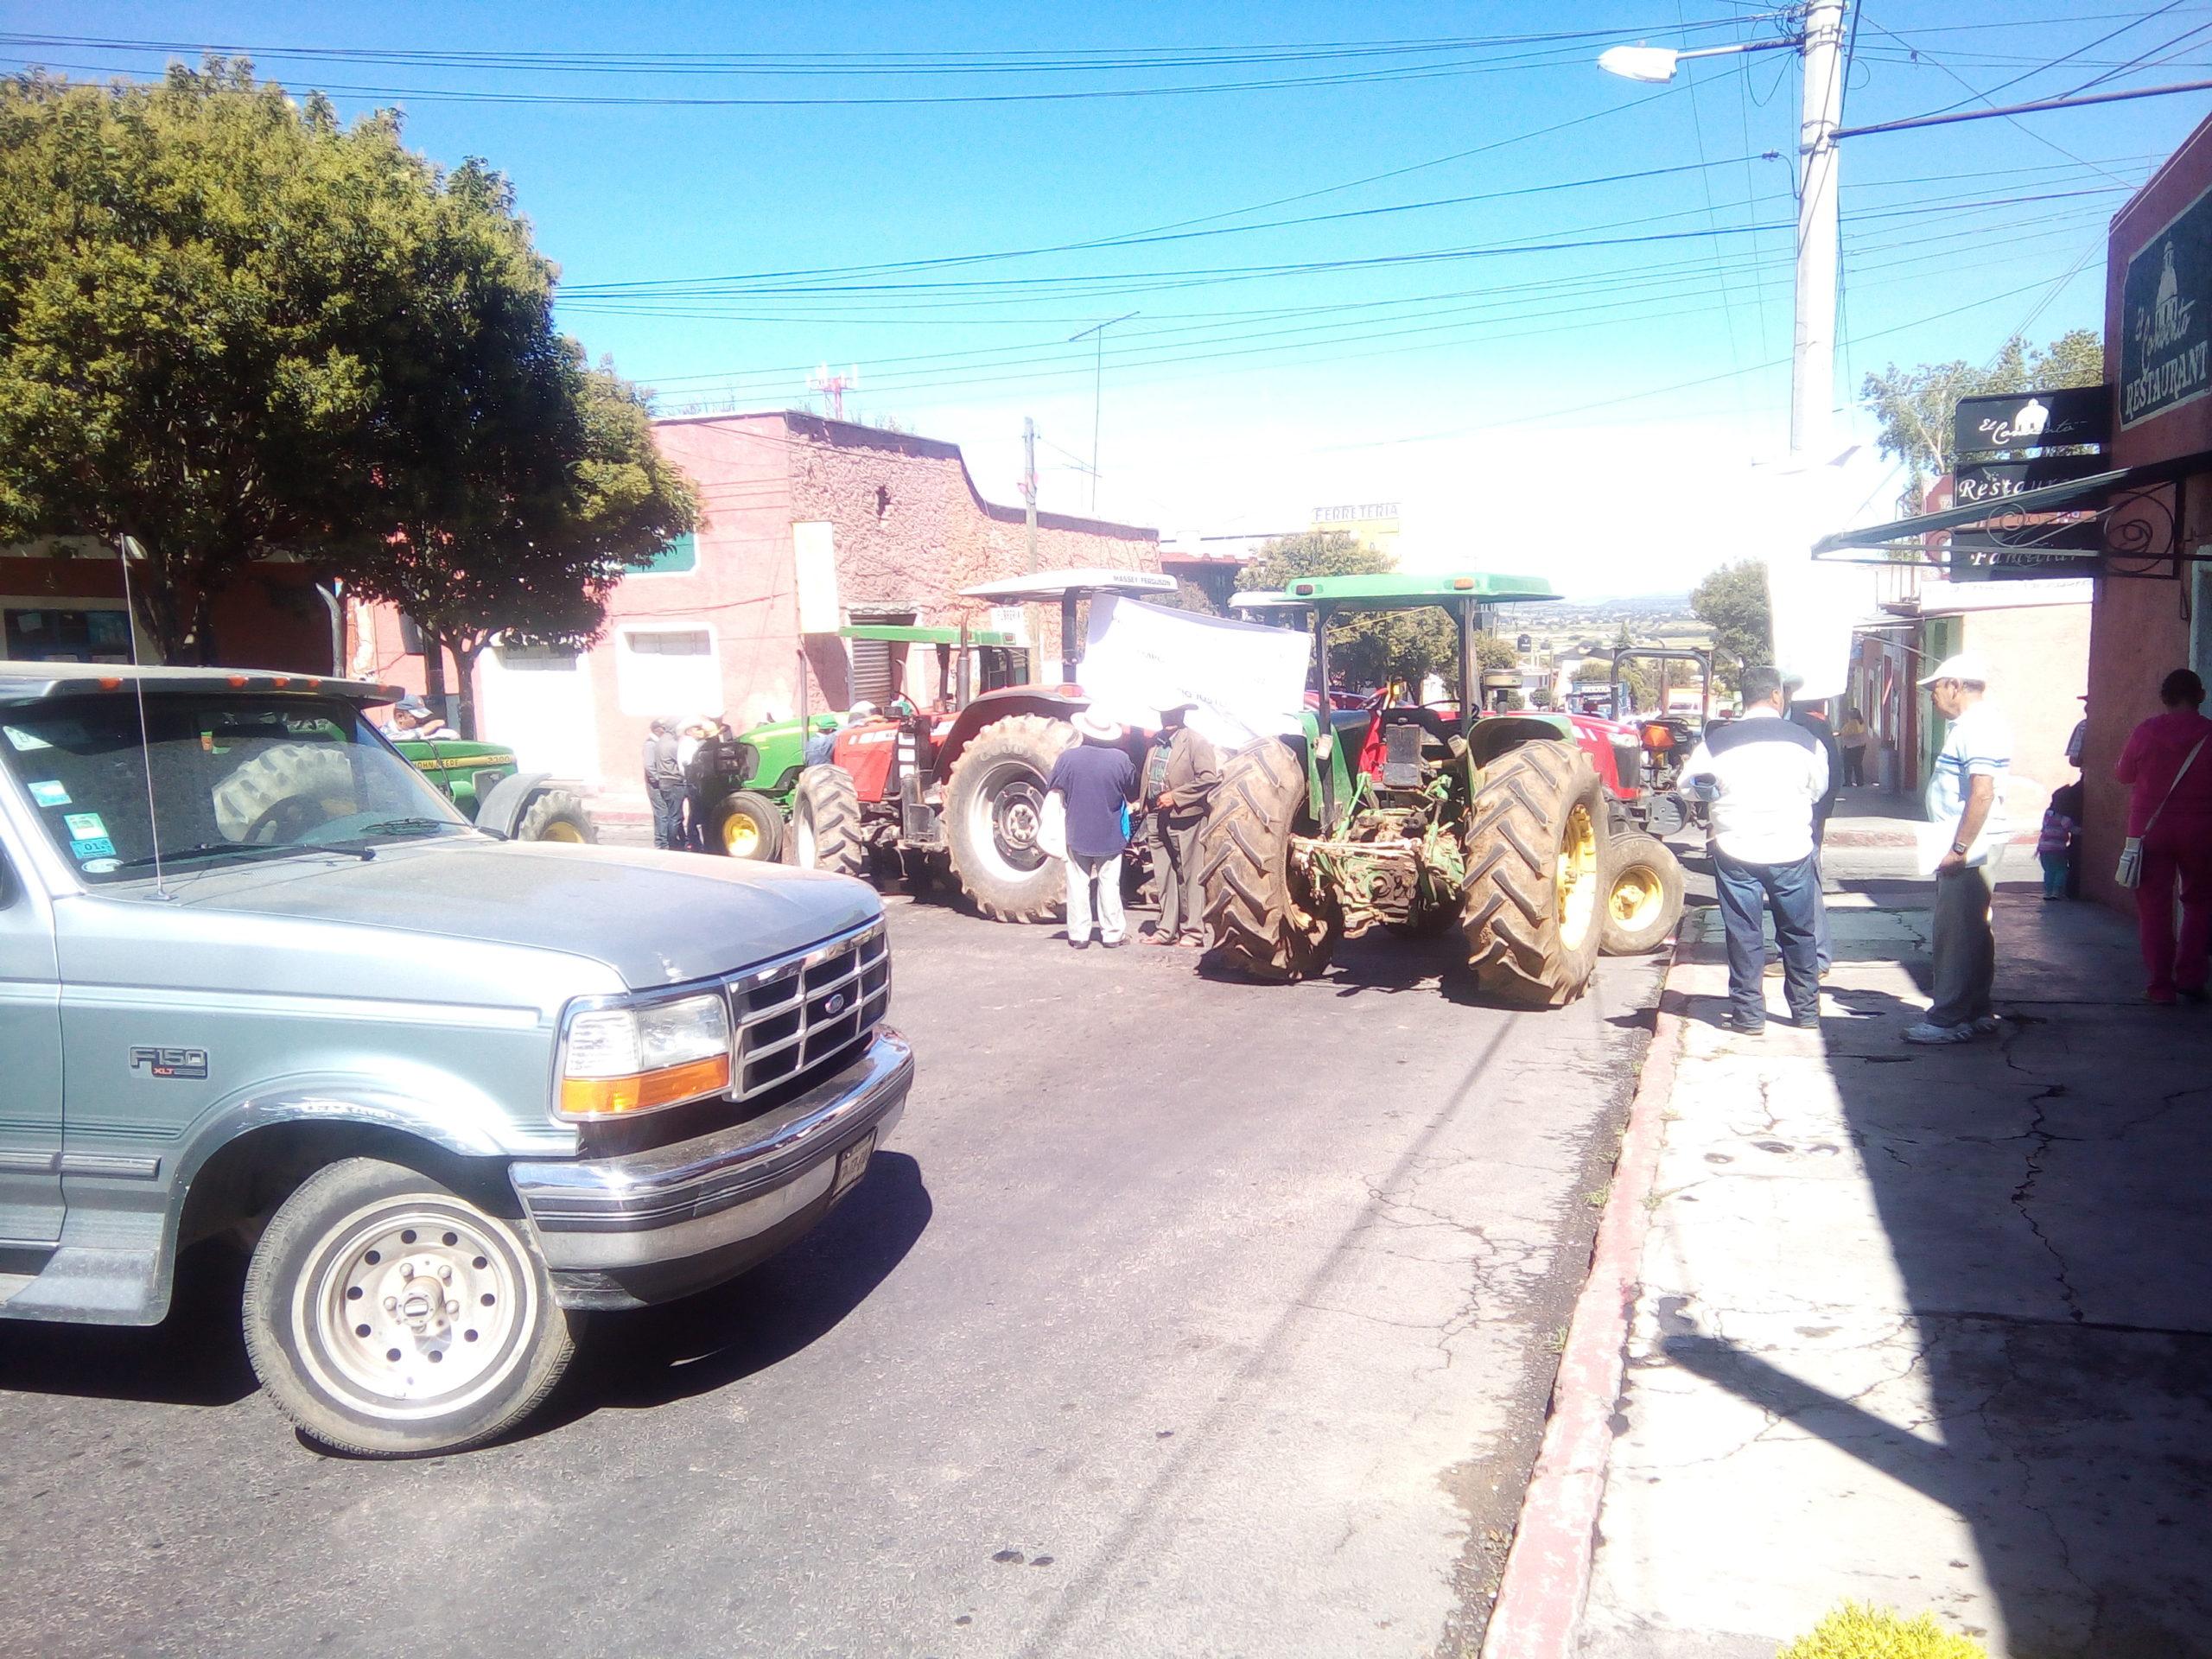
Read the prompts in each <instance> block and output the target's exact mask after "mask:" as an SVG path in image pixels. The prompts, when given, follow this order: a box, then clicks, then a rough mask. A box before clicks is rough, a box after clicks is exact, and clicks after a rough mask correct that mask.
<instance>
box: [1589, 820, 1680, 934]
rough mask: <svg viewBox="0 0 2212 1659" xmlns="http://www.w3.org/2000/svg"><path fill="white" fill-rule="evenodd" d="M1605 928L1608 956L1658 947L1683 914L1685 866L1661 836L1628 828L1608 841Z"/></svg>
mask: <svg viewBox="0 0 2212 1659" xmlns="http://www.w3.org/2000/svg"><path fill="white" fill-rule="evenodd" d="M1604 868H1605V937H1604V938H1603V940H1602V941H1601V943H1600V946H1599V948H1600V949H1602V950H1604V951H1605V954H1606V955H1607V956H1609V957H1640V956H1643V955H1644V954H1645V953H1646V952H1648V951H1652V950H1657V949H1658V948H1659V947H1660V946H1661V945H1662V944H1665V943H1666V939H1667V936H1668V935H1669V933H1672V932H1673V931H1675V923H1677V922H1679V921H1681V919H1682V866H1681V861H1680V860H1678V859H1677V858H1675V855H1674V854H1673V853H1672V852H1671V851H1669V849H1668V847H1667V843H1666V842H1663V841H1661V840H1660V839H1659V838H1658V836H1647V835H1645V834H1644V833H1643V831H1642V830H1640V829H1632V830H1626V831H1624V832H1622V833H1621V834H1618V835H1616V836H1613V837H1612V839H1611V840H1610V841H1609V842H1606V843H1605V863H1604Z"/></svg>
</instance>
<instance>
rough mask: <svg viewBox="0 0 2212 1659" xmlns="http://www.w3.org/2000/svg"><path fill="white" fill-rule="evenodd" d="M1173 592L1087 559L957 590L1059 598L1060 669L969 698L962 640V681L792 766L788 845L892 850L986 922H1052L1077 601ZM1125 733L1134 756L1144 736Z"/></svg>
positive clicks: (1079, 700) (832, 863)
mask: <svg viewBox="0 0 2212 1659" xmlns="http://www.w3.org/2000/svg"><path fill="white" fill-rule="evenodd" d="M1174 591H1175V582H1174V579H1173V577H1171V576H1160V575H1148V574H1146V573H1144V572H1141V571H1133V570H1095V569H1085V570H1052V571H1039V572H1038V573H1037V574H1035V575H1028V576H1016V577H1011V578H1008V579H1007V580H1005V581H1002V582H983V583H982V584H980V585H978V586H976V587H974V588H963V589H962V590H961V596H962V597H963V598H966V599H972V600H978V601H984V602H986V603H988V604H992V605H1025V604H1054V603H1056V604H1058V606H1059V607H1060V678H1059V679H1058V681H1057V682H1055V683H1051V684H1034V683H1033V684H1027V685H1008V686H1001V687H999V688H996V689H988V690H983V691H982V692H981V693H980V694H979V695H977V696H975V697H974V698H973V699H972V700H970V699H969V698H968V697H967V696H965V664H966V659H967V653H966V652H965V651H964V650H963V652H961V653H960V659H959V660H960V664H961V665H962V684H961V685H960V686H959V687H958V688H957V689H956V690H955V691H954V692H953V694H952V695H951V696H950V697H948V698H945V699H944V700H943V704H944V706H941V707H938V708H932V709H924V710H918V711H917V712H915V713H912V714H908V715H896V716H892V717H887V718H884V719H878V720H870V721H861V722H859V723H856V724H855V725H852V726H849V727H847V728H845V729H844V730H843V731H842V732H840V733H838V734H837V736H836V744H835V747H834V748H833V750H832V752H831V754H830V757H829V760H828V761H827V762H824V763H822V764H817V765H814V766H808V767H807V768H806V770H805V771H804V772H801V773H800V774H799V779H798V791H797V792H796V793H795V794H794V796H793V797H792V800H791V835H790V838H789V840H788V842H786V843H785V852H786V856H787V857H789V858H790V859H791V861H794V862H796V863H798V864H801V865H807V866H810V867H813V868H818V869H826V870H836V871H839V872H841V873H842V874H848V875H862V874H866V873H867V872H868V868H869V855H870V854H871V853H878V854H885V855H896V857H897V858H898V860H899V865H900V868H902V869H903V871H904V872H905V874H906V876H907V877H908V878H909V879H910V880H931V879H932V878H934V877H935V876H936V875H938V874H940V873H942V872H944V871H946V870H950V874H952V876H953V877H954V879H956V880H957V881H958V882H959V884H960V886H961V887H962V888H963V889H964V890H965V891H966V893H967V894H968V896H969V898H970V899H974V900H975V902H976V908H977V909H979V910H981V911H982V912H983V914H984V915H986V916H988V917H990V918H993V919H994V920H996V921H1002V922H1041V921H1046V920H1048V919H1049V918H1051V917H1052V914H1053V912H1055V911H1056V910H1057V908H1058V906H1059V904H1060V902H1061V899H1062V897H1063V882H1062V877H1061V872H1060V866H1059V863H1058V861H1057V860H1055V859H1053V858H1052V857H1051V856H1049V855H1047V854H1046V852H1045V850H1044V849H1043V848H1041V847H1040V846H1039V845H1038V841H1037V834H1038V828H1039V823H1041V821H1042V819H1043V817H1044V806H1045V787H1046V781H1047V780H1048V779H1050V778H1051V777H1052V763H1053V762H1054V761H1055V760H1058V759H1059V754H1060V751H1061V750H1062V749H1065V747H1067V746H1068V745H1069V744H1070V743H1071V742H1072V741H1074V739H1075V730H1074V728H1073V727H1071V725H1070V724H1069V723H1068V722H1069V720H1070V719H1071V717H1072V716H1073V715H1075V713H1076V712H1077V710H1078V709H1083V708H1084V707H1086V706H1087V705H1088V703H1089V702H1090V699H1089V697H1088V696H1085V695H1084V690H1083V688H1082V687H1081V686H1079V685H1078V684H1077V683H1076V672H1077V664H1079V663H1080V662H1081V660H1082V646H1081V645H1080V643H1079V642H1080V641H1081V639H1082V638H1083V633H1082V626H1081V625H1082V617H1081V615H1080V613H1079V611H1078V605H1079V603H1080V601H1082V600H1084V598H1086V597H1088V596H1089V595H1090V594H1128V595H1130V596H1132V597H1135V598H1141V599H1157V598H1159V597H1160V595H1162V594H1172V593H1173V592H1174ZM987 679H988V677H987ZM1128 741H1129V742H1130V744H1131V751H1130V752H1131V754H1132V756H1133V757H1135V758H1136V759H1137V760H1139V761H1140V762H1141V760H1142V759H1143V756H1142V753H1141V744H1142V740H1141V738H1137V737H1134V736H1133V737H1131V738H1130V739H1129V740H1128Z"/></svg>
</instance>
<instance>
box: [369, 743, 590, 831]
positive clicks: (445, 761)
mask: <svg viewBox="0 0 2212 1659" xmlns="http://www.w3.org/2000/svg"><path fill="white" fill-rule="evenodd" d="M392 747H394V748H396V749H397V750H398V751H399V753H401V754H402V755H404V757H405V758H406V759H407V760H408V761H409V762H410V764H411V765H412V766H414V767H415V769H416V771H417V772H421V773H422V774H423V776H424V777H425V778H428V779H429V780H430V781H431V782H432V783H434V784H435V785H437V786H438V789H439V791H440V792H441V793H442V794H443V795H445V796H446V798H448V799H449V800H450V801H452V802H453V804H454V805H455V806H457V807H459V808H460V809H461V810H462V811H463V812H464V813H466V814H467V816H468V818H469V820H470V822H472V823H479V824H481V825H483V826H484V828H486V829H493V830H496V831H498V832H499V834H500V835H503V836H506V837H507V838H508V839H509V840H511V841H596V840H598V839H599V832H598V831H597V830H596V829H594V828H593V827H592V822H591V817H590V815H589V814H588V813H587V812H586V811H585V810H584V804H583V802H582V800H581V799H580V798H578V797H577V796H576V794H575V791H572V790H567V789H563V788H562V787H560V786H559V785H557V784H556V783H555V782H554V781H553V779H552V775H551V774H550V773H549V772H524V771H521V770H520V769H519V768H518V766H516V764H515V752H514V751H513V750H512V749H510V748H506V747H502V746H501V745H499V744H497V743H479V742H475V741H471V740H469V739H467V738H458V737H441V738H418V737H404V736H403V737H397V738H395V739H394V740H393V741H392Z"/></svg>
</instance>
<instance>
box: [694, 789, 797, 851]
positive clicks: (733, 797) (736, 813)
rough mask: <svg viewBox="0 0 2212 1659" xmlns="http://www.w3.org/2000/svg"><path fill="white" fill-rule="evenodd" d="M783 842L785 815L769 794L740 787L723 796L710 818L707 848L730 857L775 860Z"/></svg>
mask: <svg viewBox="0 0 2212 1659" xmlns="http://www.w3.org/2000/svg"><path fill="white" fill-rule="evenodd" d="M783 844H784V815H783V814H782V813H781V812H779V811H778V810H776V804H775V803H774V802H773V801H772V800H770V799H769V798H767V797H766V795H762V794H760V793H758V792H757V791H753V790H750V789H740V790H734V791H731V792H730V793H729V794H728V795H725V796H723V797H722V799H721V805H719V806H717V807H715V810H714V811H713V812H712V813H711V814H710V815H709V817H708V820H707V850H708V851H709V852H713V853H721V854H724V855H728V857H731V858H760V859H767V860H771V861H772V860H773V859H774V858H775V856H776V855H777V854H778V853H779V851H781V850H782V848H783Z"/></svg>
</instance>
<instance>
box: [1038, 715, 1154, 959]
mask: <svg viewBox="0 0 2212 1659" xmlns="http://www.w3.org/2000/svg"><path fill="white" fill-rule="evenodd" d="M1075 731H1076V738H1077V741H1076V742H1074V743H1072V744H1071V745H1069V747H1066V748H1065V749H1063V750H1061V751H1060V758H1059V759H1058V760H1055V761H1054V762H1053V763H1052V779H1051V780H1050V781H1049V782H1048V783H1047V784H1046V785H1045V792H1046V794H1048V795H1058V797H1059V798H1060V804H1061V806H1062V809H1063V810H1064V811H1065V815H1066V819H1067V842H1068V855H1067V867H1068V870H1067V875H1068V943H1069V944H1071V945H1072V946H1074V947H1075V949H1077V950H1084V949H1085V948H1086V947H1088V946H1089V944H1090V931H1091V918H1092V917H1093V916H1094V914H1095V915H1096V918H1097V928H1098V942H1099V943H1100V944H1103V945H1104V946H1105V947H1106V948H1107V949H1108V950H1114V949H1115V948H1116V947H1117V946H1119V945H1120V944H1122V934H1123V931H1124V929H1125V927H1126V923H1125V922H1124V921H1123V919H1122V853H1123V852H1124V851H1125V850H1127V849H1128V844H1129V837H1128V804H1129V803H1130V802H1131V801H1132V800H1134V799H1135V798H1136V792H1137V763H1136V762H1135V760H1131V759H1130V758H1129V752H1128V750H1127V749H1125V748H1123V747H1122V728H1120V727H1119V726H1117V725H1116V724H1115V723H1114V722H1113V721H1110V720H1108V719H1107V718H1106V717H1105V716H1104V715H1101V714H1100V713H1099V712H1098V711H1097V710H1096V709H1083V710H1081V711H1080V712H1078V713H1077V715H1076V717H1075ZM1094 898H1095V902H1094Z"/></svg>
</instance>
